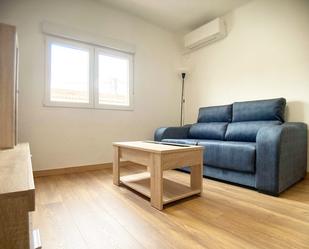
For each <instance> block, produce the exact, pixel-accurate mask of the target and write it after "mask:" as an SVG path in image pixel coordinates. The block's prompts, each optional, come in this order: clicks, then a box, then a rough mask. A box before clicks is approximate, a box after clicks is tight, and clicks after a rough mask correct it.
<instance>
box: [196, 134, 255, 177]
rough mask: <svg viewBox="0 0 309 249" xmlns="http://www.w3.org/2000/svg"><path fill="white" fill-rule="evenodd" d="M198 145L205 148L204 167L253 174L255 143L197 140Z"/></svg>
mask: <svg viewBox="0 0 309 249" xmlns="http://www.w3.org/2000/svg"><path fill="white" fill-rule="evenodd" d="M198 145H201V146H204V147H205V150H204V164H205V165H209V166H212V167H217V168H222V169H229V170H235V171H240V172H248V173H254V172H255V157H256V149H255V147H256V146H255V143H250V142H232V141H216V140H199V141H198Z"/></svg>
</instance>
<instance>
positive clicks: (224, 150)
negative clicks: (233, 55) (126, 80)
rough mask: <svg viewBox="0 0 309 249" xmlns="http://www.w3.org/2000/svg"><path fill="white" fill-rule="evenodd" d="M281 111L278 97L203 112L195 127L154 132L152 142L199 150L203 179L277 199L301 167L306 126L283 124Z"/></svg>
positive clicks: (299, 174) (298, 176)
mask: <svg viewBox="0 0 309 249" xmlns="http://www.w3.org/2000/svg"><path fill="white" fill-rule="evenodd" d="M285 106H286V100H285V99H284V98H278V99H269V100H258V101H247V102H235V103H233V104H232V105H224V106H213V107H203V108H200V110H199V115H198V120H197V123H195V124H192V125H186V126H182V127H163V128H158V129H157V130H156V131H155V140H156V141H163V142H168V143H179V144H188V145H201V146H204V147H205V150H204V170H203V174H204V176H206V177H211V178H215V179H220V180H224V181H227V182H232V183H236V184H240V185H245V186H249V187H253V188H255V189H257V190H258V191H259V192H263V193H266V194H270V195H274V196H278V195H279V194H280V193H281V192H282V191H284V190H285V189H287V188H288V187H290V186H291V185H293V184H294V183H296V182H297V181H299V180H301V179H302V178H304V176H305V174H306V168H307V125H306V124H304V123H290V122H284V113H285ZM184 170H185V171H188V170H189V168H184Z"/></svg>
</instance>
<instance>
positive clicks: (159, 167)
mask: <svg viewBox="0 0 309 249" xmlns="http://www.w3.org/2000/svg"><path fill="white" fill-rule="evenodd" d="M113 147H114V164H113V182H114V184H115V185H120V183H122V184H124V185H126V186H128V187H129V188H131V189H134V190H135V191H137V192H139V193H141V194H143V195H145V196H147V197H149V198H150V201H151V205H152V206H153V207H155V208H156V209H159V210H162V209H163V205H164V204H167V203H170V202H173V201H176V200H180V199H183V198H186V197H189V196H192V195H197V194H200V193H202V179H203V174H202V169H203V147H202V146H190V145H188V146H185V145H184V146H181V145H172V144H159V143H155V142H151V141H137V142H119V143H113ZM120 159H122V160H126V161H131V162H134V163H138V164H141V165H144V166H146V167H147V168H148V171H147V172H144V173H139V174H133V175H127V176H122V177H120V168H119V166H120V163H119V162H120ZM184 166H188V167H191V176H190V186H186V185H183V184H181V183H177V182H175V181H172V180H169V179H166V178H163V171H164V170H171V169H176V168H181V167H184Z"/></svg>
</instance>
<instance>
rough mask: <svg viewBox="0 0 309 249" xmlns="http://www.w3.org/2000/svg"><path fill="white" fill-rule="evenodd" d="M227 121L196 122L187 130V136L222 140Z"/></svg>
mask: <svg viewBox="0 0 309 249" xmlns="http://www.w3.org/2000/svg"><path fill="white" fill-rule="evenodd" d="M226 127H227V123H225V122H212V123H197V124H193V125H192V126H191V128H190V130H189V137H190V138H194V139H211V140H213V139H214V140H224V136H225V132H226Z"/></svg>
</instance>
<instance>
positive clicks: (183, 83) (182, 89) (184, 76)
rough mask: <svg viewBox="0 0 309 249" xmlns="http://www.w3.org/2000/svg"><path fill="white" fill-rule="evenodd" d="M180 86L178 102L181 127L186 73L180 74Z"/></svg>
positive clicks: (181, 124)
mask: <svg viewBox="0 0 309 249" xmlns="http://www.w3.org/2000/svg"><path fill="white" fill-rule="evenodd" d="M181 78H182V84H181V101H180V126H183V104H184V103H185V99H184V97H183V95H184V85H185V78H186V73H181Z"/></svg>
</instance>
